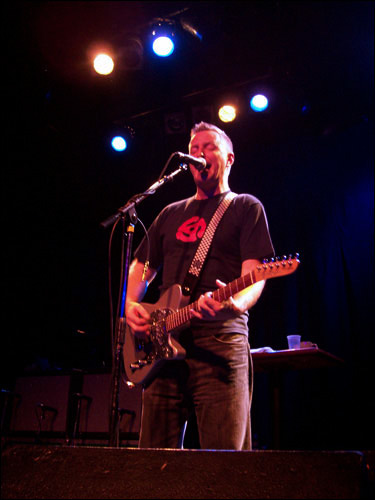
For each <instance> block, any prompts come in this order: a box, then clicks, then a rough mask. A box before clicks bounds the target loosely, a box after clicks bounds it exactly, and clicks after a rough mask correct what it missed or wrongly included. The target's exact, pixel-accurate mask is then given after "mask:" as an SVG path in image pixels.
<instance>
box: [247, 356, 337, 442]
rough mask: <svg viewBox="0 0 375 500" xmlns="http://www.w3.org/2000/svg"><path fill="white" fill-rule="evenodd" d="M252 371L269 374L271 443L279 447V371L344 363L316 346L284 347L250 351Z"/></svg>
mask: <svg viewBox="0 0 375 500" xmlns="http://www.w3.org/2000/svg"><path fill="white" fill-rule="evenodd" d="M252 358H253V365H254V372H263V373H265V372H267V373H269V374H270V382H271V390H272V413H273V445H274V447H275V448H276V449H278V448H279V447H280V427H281V425H280V407H281V401H280V399H281V398H280V378H281V377H280V372H281V371H286V370H303V369H316V368H319V369H320V368H325V367H332V366H339V365H342V364H344V360H343V359H341V358H338V357H337V356H334V355H333V354H331V353H329V352H326V351H323V350H322V349H319V348H318V347H306V348H302V349H285V350H282V351H273V352H252Z"/></svg>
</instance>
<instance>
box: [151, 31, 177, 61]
mask: <svg viewBox="0 0 375 500" xmlns="http://www.w3.org/2000/svg"><path fill="white" fill-rule="evenodd" d="M152 50H153V51H154V53H155V54H156V55H157V56H159V57H168V56H170V55H171V54H172V53H173V51H174V43H173V40H172V39H171V38H170V37H168V36H159V37H158V38H156V39H155V40H154V42H153V44H152Z"/></svg>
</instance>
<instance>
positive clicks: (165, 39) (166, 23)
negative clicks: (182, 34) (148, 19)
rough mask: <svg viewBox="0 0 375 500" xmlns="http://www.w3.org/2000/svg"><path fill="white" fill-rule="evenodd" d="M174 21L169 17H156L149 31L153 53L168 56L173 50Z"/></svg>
mask: <svg viewBox="0 0 375 500" xmlns="http://www.w3.org/2000/svg"><path fill="white" fill-rule="evenodd" d="M175 28H176V25H175V22H174V21H173V20H171V19H162V18H157V19H155V20H154V22H153V26H152V31H151V46H152V50H153V52H154V54H156V55H157V56H159V57H168V56H170V55H171V54H173V52H174V48H175V47H174V36H175Z"/></svg>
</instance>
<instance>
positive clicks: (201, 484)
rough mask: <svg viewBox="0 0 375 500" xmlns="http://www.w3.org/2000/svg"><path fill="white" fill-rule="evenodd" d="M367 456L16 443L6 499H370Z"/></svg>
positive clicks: (6, 471) (7, 456) (8, 457)
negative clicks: (366, 490) (366, 496)
mask: <svg viewBox="0 0 375 500" xmlns="http://www.w3.org/2000/svg"><path fill="white" fill-rule="evenodd" d="M365 469H366V467H365V466H364V456H363V454H362V453H360V452H356V451H345V452H340V451H338V452H334V451H332V452H331V451H328V452H324V451H323V452H315V451H313V452H310V451H263V450H262V451H215V450H164V449H158V450H150V449H144V450H141V449H129V448H109V447H108V448H105V447H102V448H99V447H64V446H60V447H56V446H50V447H48V446H44V447H43V446H37V445H28V446H27V445H14V446H13V447H9V448H7V449H6V450H5V451H4V452H3V454H2V467H1V474H2V498H40V499H43V498H77V499H86V498H186V499H188V498H346V499H349V498H363V497H362V496H361V493H362V491H363V481H364V475H363V474H364V471H365Z"/></svg>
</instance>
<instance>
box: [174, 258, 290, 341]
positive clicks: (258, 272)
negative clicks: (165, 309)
mask: <svg viewBox="0 0 375 500" xmlns="http://www.w3.org/2000/svg"><path fill="white" fill-rule="evenodd" d="M298 258H299V255H298V254H296V256H295V257H294V258H292V256H291V255H289V257H286V256H284V257H283V259H282V260H281V259H280V258H279V257H277V258H276V260H275V259H271V262H268V261H263V263H259V265H258V266H256V268H255V269H253V270H252V271H251V272H250V273H248V274H245V275H244V276H240V277H239V278H237V279H235V280H233V281H231V282H230V283H229V284H228V285H226V286H224V287H222V288H218V289H217V290H215V291H214V292H213V293H212V298H213V299H215V300H216V301H217V302H223V301H224V300H227V299H229V297H232V296H233V295H235V294H236V293H238V292H241V291H242V290H244V289H245V288H248V287H249V286H251V285H254V283H256V282H258V281H261V280H266V279H269V278H276V277H278V276H285V275H287V274H291V273H293V272H294V271H295V270H296V269H297V267H298V265H299V263H300V261H299V259H298ZM192 309H193V310H194V311H197V310H198V301H195V302H193V303H192V304H188V305H187V306H185V307H182V308H181V309H177V311H175V312H173V313H171V314H169V316H167V317H166V320H165V327H166V330H167V332H171V331H172V330H175V329H177V328H179V327H180V326H182V325H184V324H185V323H188V322H189V321H190V320H191V319H192V316H193V315H192V313H191V310H192Z"/></svg>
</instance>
